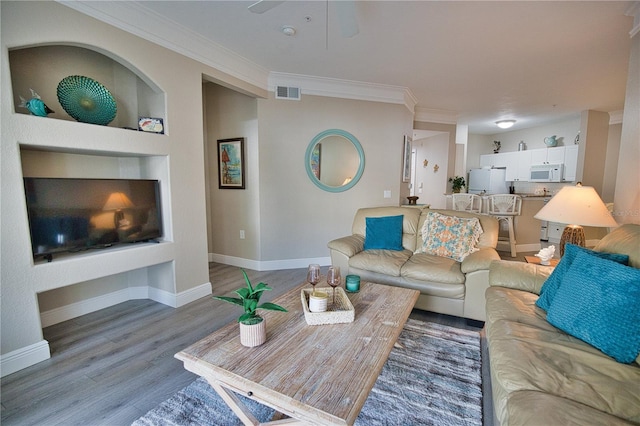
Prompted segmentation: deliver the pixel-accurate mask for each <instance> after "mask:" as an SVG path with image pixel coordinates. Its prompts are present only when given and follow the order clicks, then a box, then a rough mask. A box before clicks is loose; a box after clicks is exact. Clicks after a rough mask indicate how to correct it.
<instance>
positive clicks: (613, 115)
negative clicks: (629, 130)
mask: <svg viewBox="0 0 640 426" xmlns="http://www.w3.org/2000/svg"><path fill="white" fill-rule="evenodd" d="M623 115H624V110H618V111H611V112H610V113H609V125H612V124H621V123H622V116H623Z"/></svg>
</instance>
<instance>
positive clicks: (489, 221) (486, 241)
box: [414, 209, 499, 251]
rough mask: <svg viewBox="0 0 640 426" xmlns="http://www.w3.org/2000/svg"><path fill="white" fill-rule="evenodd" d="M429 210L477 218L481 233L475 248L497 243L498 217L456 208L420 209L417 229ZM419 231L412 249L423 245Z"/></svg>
mask: <svg viewBox="0 0 640 426" xmlns="http://www.w3.org/2000/svg"><path fill="white" fill-rule="evenodd" d="M429 212H437V213H440V214H442V215H445V216H455V217H462V218H472V217H476V218H478V220H480V226H482V234H481V235H480V238H478V243H477V245H476V247H477V248H484V247H490V248H496V246H497V245H498V231H499V225H498V219H496V218H495V217H493V216H489V215H486V214H476V213H470V212H463V211H457V210H440V209H424V210H422V214H421V215H420V220H419V221H418V230H421V229H422V227H423V226H424V222H425V220H426V219H427V213H429ZM419 232H420V231H418V239H417V244H418V246H417V247H416V248H415V249H414V251H415V250H418V249H420V248H421V247H422V245H423V240H422V235H420V233H419Z"/></svg>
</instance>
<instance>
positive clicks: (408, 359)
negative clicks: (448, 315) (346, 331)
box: [133, 319, 482, 426]
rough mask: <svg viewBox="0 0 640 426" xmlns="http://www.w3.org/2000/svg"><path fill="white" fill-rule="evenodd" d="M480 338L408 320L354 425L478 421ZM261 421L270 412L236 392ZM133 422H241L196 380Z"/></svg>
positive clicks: (145, 425)
mask: <svg viewBox="0 0 640 426" xmlns="http://www.w3.org/2000/svg"><path fill="white" fill-rule="evenodd" d="M481 386H482V379H481V360H480V336H479V333H477V332H475V331H469V330H462V329H458V328H453V327H448V326H445V325H441V324H435V323H429V322H423V321H418V320H413V319H409V320H408V321H407V323H406V324H405V326H404V329H403V330H402V333H401V334H400V337H399V338H398V343H397V345H396V347H394V348H393V350H392V351H391V354H390V355H389V359H388V360H387V362H386V363H385V365H384V367H383V369H382V373H381V374H380V376H379V377H378V380H377V381H376V383H375V386H374V387H373V389H372V390H371V393H370V394H369V397H368V398H367V401H366V402H365V404H364V407H363V408H362V411H361V412H360V415H359V416H358V419H357V420H356V423H355V424H356V425H362V426H365V425H366V426H372V425H374V426H375V425H439V426H442V425H445V426H446V425H452V426H453V425H481V424H482V388H481ZM238 397H239V398H240V399H242V400H243V402H244V403H245V404H246V405H247V406H248V407H249V408H250V409H251V411H252V412H253V413H254V415H255V416H256V417H257V418H258V420H259V421H261V422H266V421H268V420H269V419H270V418H271V417H272V416H273V414H274V412H273V410H272V409H271V408H269V407H265V406H263V405H261V404H259V403H257V402H255V401H253V400H250V399H248V398H246V397H244V396H242V395H238ZM133 425H135V426H149V425H153V426H184V425H190V426H196V425H202V426H204V425H208V426H210V425H219V426H227V425H234V426H235V425H242V423H241V422H240V421H239V419H238V418H237V417H236V415H235V414H234V413H233V412H232V411H231V409H230V408H228V407H227V405H226V404H225V403H224V402H223V401H222V399H221V398H220V397H219V396H218V394H217V393H216V392H215V391H214V390H213V389H212V388H211V386H209V384H208V383H207V382H206V381H205V380H204V379H202V378H199V379H197V380H196V381H194V382H193V383H191V384H190V385H188V386H187V387H186V388H184V389H182V390H181V391H180V392H178V393H177V394H175V395H174V396H172V397H171V398H169V399H168V400H166V401H165V402H163V403H162V404H160V405H159V406H158V407H156V408H154V409H153V410H151V411H149V412H148V413H147V414H145V415H144V416H142V417H141V418H139V419H138V420H136V421H135V422H134V423H133Z"/></svg>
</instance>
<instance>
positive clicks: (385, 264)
mask: <svg viewBox="0 0 640 426" xmlns="http://www.w3.org/2000/svg"><path fill="white" fill-rule="evenodd" d="M429 212H435V213H439V214H441V215H443V216H450V217H454V218H465V219H470V218H477V219H478V220H479V223H480V226H481V228H482V233H481V234H480V237H479V239H478V242H477V245H476V247H477V248H478V250H477V251H475V252H473V253H471V254H469V255H468V256H467V257H465V258H464V259H463V260H462V261H461V262H459V261H456V260H453V259H451V258H448V257H443V256H437V255H433V254H428V253H416V252H417V251H420V248H421V247H423V243H424V240H423V235H422V233H421V230H422V229H423V226H424V223H425V220H426V219H427V216H428V214H429ZM398 215H402V217H403V219H402V250H381V249H374V250H364V247H365V237H366V229H367V225H366V223H367V218H380V217H389V216H398ZM497 241H498V221H497V220H496V219H495V218H493V217H491V216H487V215H477V214H473V213H467V212H460V211H453V210H435V209H427V208H416V207H370V208H362V209H359V210H358V211H357V212H356V214H355V217H354V219H353V226H352V235H349V236H346V237H343V238H339V239H336V240H333V241H330V242H329V244H328V246H329V249H330V253H331V262H332V264H333V265H335V266H340V268H341V270H342V274H343V276H346V275H347V274H356V275H359V276H360V277H361V278H362V279H363V280H365V281H371V282H376V283H381V284H388V285H395V286H399V287H406V288H412V289H416V290H419V291H420V297H419V298H418V302H417V303H416V307H417V308H419V309H423V310H428V311H432V312H438V313H444V314H449V315H455V316H459V317H464V318H469V319H474V320H479V321H484V319H485V317H484V316H485V306H484V304H485V302H484V300H485V299H484V292H485V290H486V289H487V288H488V286H489V265H490V264H491V262H492V261H493V260H499V259H500V257H499V256H498V253H497V252H496V250H495V248H496V244H497Z"/></svg>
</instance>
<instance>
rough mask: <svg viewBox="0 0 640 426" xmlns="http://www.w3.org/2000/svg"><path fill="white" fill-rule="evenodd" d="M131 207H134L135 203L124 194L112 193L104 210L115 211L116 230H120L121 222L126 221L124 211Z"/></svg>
mask: <svg viewBox="0 0 640 426" xmlns="http://www.w3.org/2000/svg"><path fill="white" fill-rule="evenodd" d="M130 207H133V203H132V202H131V200H130V199H129V197H127V195H126V194H125V193H124V192H112V193H111V195H109V198H108V199H107V202H106V203H105V204H104V207H103V208H102V210H115V212H114V214H113V222H114V224H115V226H116V229H118V228H120V221H121V220H123V219H124V213H123V212H122V209H127V208H130Z"/></svg>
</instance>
